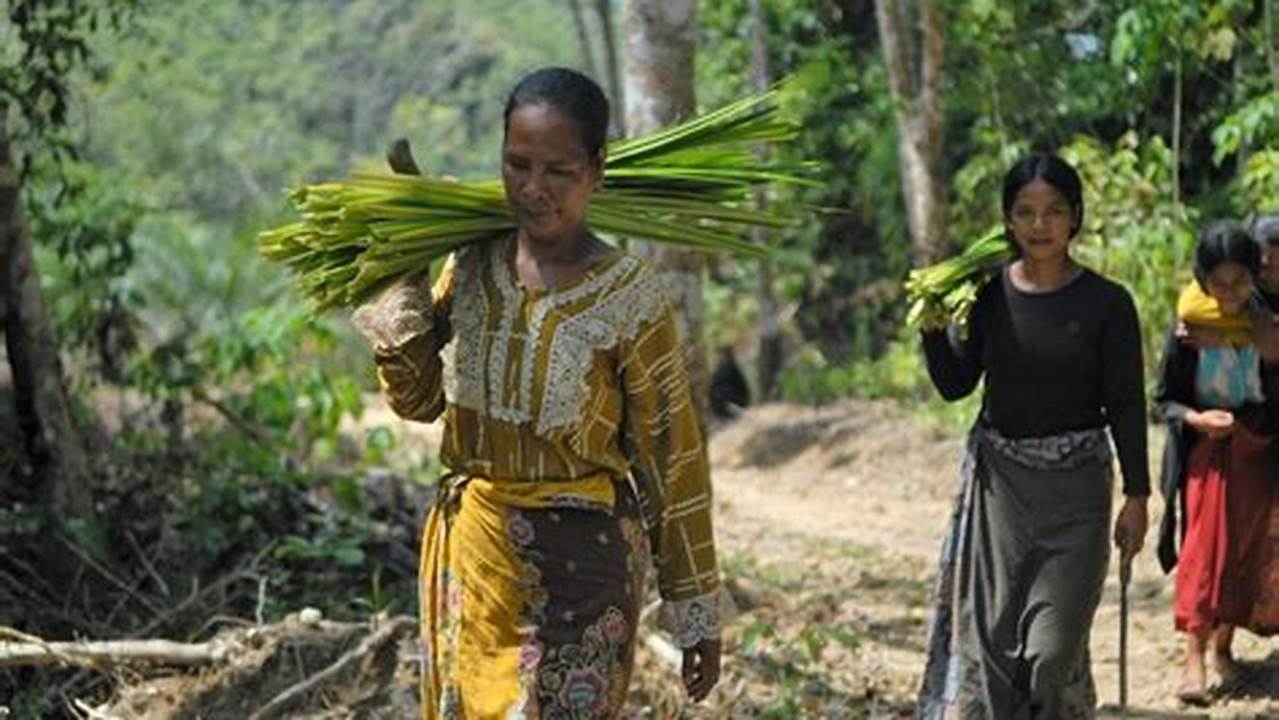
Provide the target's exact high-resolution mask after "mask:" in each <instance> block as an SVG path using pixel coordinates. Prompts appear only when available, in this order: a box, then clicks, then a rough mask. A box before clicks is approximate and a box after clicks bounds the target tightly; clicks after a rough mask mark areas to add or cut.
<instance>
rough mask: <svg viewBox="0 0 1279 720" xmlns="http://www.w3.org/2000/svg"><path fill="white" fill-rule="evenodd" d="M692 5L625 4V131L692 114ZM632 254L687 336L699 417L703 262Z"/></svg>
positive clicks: (656, 0)
mask: <svg viewBox="0 0 1279 720" xmlns="http://www.w3.org/2000/svg"><path fill="white" fill-rule="evenodd" d="M696 32H697V2H696V0H628V2H627V4H626V71H625V77H626V90H625V94H626V128H627V131H628V132H629V133H630V134H631V135H643V134H645V133H650V132H653V131H654V130H657V129H659V128H661V127H663V126H666V125H669V124H671V123H674V122H678V121H680V120H682V119H684V118H686V117H688V116H689V115H691V114H692V112H693V110H694V97H693V56H694V52H695V48H696ZM636 252H637V253H639V254H642V255H646V256H648V257H649V258H651V259H652V261H653V262H654V263H655V264H656V265H657V266H658V267H659V268H660V269H661V270H662V272H663V273H664V275H665V277H666V278H667V282H668V285H669V287H670V289H671V291H672V293H673V295H674V296H675V297H677V298H678V300H679V303H680V309H681V315H682V317H683V321H684V323H685V325H686V327H687V330H688V336H689V340H690V342H689V367H690V374H691V376H692V380H693V391H694V393H695V397H696V398H697V402H698V404H699V407H700V408H701V410H702V416H703V417H705V416H706V408H707V403H708V402H709V392H710V372H709V370H708V368H707V357H706V349H705V347H704V340H703V332H702V324H703V315H704V313H703V303H702V271H703V269H704V268H705V258H704V257H703V256H702V255H700V254H698V253H696V252H690V251H687V250H677V249H674V248H670V247H660V246H657V245H652V244H646V245H644V246H642V247H637V248H636Z"/></svg>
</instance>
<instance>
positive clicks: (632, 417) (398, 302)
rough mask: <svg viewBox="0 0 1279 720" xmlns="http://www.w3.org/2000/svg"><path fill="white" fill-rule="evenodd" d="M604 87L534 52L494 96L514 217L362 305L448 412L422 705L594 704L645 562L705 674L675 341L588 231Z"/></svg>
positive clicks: (415, 379) (431, 404)
mask: <svg viewBox="0 0 1279 720" xmlns="http://www.w3.org/2000/svg"><path fill="white" fill-rule="evenodd" d="M607 126H608V101H607V100H606V99H605V97H604V94H603V92H602V91H601V90H600V88H599V87H598V86H597V85H596V84H595V83H594V82H592V81H591V80H589V79H587V78H586V77H584V76H582V75H581V74H579V73H576V72H574V71H571V70H566V69H562V68H548V69H543V70H539V71H536V72H534V73H532V74H530V75H528V76H526V77H525V78H524V79H522V80H521V81H520V83H519V84H518V85H517V86H516V87H515V89H514V90H513V91H512V93H511V96H510V98H509V99H508V102H507V106H506V114H505V140H504V143H503V150H502V177H503V182H504V184H505V187H506V196H507V199H508V202H509V203H510V205H511V208H512V210H513V211H514V213H515V217H516V219H517V222H518V230H517V231H515V232H514V233H509V234H503V235H500V236H496V237H493V238H491V239H489V240H486V241H481V242H477V243H474V244H472V245H469V246H466V247H465V248H463V249H461V250H459V251H458V252H456V253H455V254H454V256H453V257H451V258H450V260H449V262H448V263H447V264H446V266H445V268H444V270H443V271H442V273H441V275H440V277H439V278H438V279H437V280H436V282H435V283H434V286H433V289H430V290H428V289H427V286H428V281H427V280H426V279H424V278H421V277H420V276H419V277H418V278H417V279H413V280H406V281H402V282H401V283H399V284H397V285H396V286H394V287H392V288H391V289H389V290H388V291H387V292H386V293H385V294H384V295H383V296H382V297H381V298H380V299H379V300H378V301H377V302H376V303H374V304H372V305H370V306H366V307H364V308H361V309H360V310H359V311H357V313H356V316H355V322H356V324H357V326H358V327H359V328H360V329H361V330H362V331H363V332H364V333H365V334H366V335H368V336H369V337H370V338H371V339H373V340H374V343H375V346H376V359H377V363H378V369H379V376H380V378H381V380H382V385H383V387H384V389H385V392H386V396H387V399H388V401H389V403H390V405H391V407H392V408H393V409H394V410H395V411H396V412H397V413H398V414H400V415H401V416H403V417H406V418H409V419H413V420H420V421H423V422H430V421H433V420H435V419H436V418H437V417H441V416H442V417H443V419H444V437H443V445H442V448H441V456H442V461H443V463H444V465H445V466H446V468H447V469H448V474H447V475H446V477H445V479H444V480H443V481H442V486H441V488H440V493H439V498H438V500H437V503H436V505H435V508H434V509H433V510H432V512H431V514H430V517H429V519H428V520H427V524H426V528H425V531H424V535H423V545H422V567H421V619H422V635H423V638H424V641H425V643H426V652H425V657H426V659H425V670H424V673H423V680H422V704H423V715H424V717H426V718H469V719H475V718H497V717H501V718H565V719H574V720H576V719H579V718H609V717H614V716H616V715H617V713H618V712H619V711H620V709H621V707H622V705H623V702H624V699H625V696H626V687H627V682H628V680H629V676H630V671H631V661H632V656H633V652H634V643H635V637H636V625H637V623H638V620H639V612H640V607H641V604H642V603H643V600H644V587H645V571H646V568H647V567H648V565H649V563H650V558H651V561H652V563H653V564H654V565H655V566H656V571H657V573H656V574H657V583H658V589H659V591H660V595H661V598H662V601H663V602H662V608H661V610H660V612H659V618H660V620H661V622H662V625H663V627H664V628H665V629H667V630H668V631H669V632H671V634H672V635H673V636H674V638H675V640H676V641H677V643H678V645H679V646H680V647H682V648H683V649H684V667H683V681H684V684H685V686H686V688H687V690H688V692H689V694H690V696H691V697H693V698H694V699H695V700H700V699H702V698H704V697H705V696H706V695H707V693H708V692H709V691H710V690H711V688H712V686H713V685H714V684H715V682H716V680H717V679H718V676H719V662H720V642H719V638H720V609H721V603H722V602H723V601H722V598H723V591H722V588H721V587H720V576H719V571H718V568H717V565H716V557H715V546H714V542H713V536H712V529H711V488H710V480H709V467H708V461H707V454H706V447H705V445H704V442H703V433H702V426H701V421H700V419H699V417H698V414H697V408H696V405H695V403H694V402H693V399H692V394H691V390H690V384H689V378H688V375H687V370H686V368H687V363H686V352H687V350H686V344H685V343H684V342H683V341H682V340H681V336H680V330H679V326H678V324H677V322H676V316H675V314H674V312H673V309H672V307H673V306H672V304H671V302H670V301H669V300H668V298H667V294H666V292H665V291H664V290H663V285H662V281H661V279H660V277H659V276H658V275H657V274H656V273H655V272H654V270H653V269H652V268H651V267H650V266H649V265H648V264H646V263H645V262H644V261H642V260H640V259H638V258H636V257H634V256H631V255H628V254H625V253H623V252H620V251H618V250H616V249H614V248H612V247H611V246H609V245H607V244H605V243H604V242H602V241H601V240H599V239H598V238H596V237H595V236H593V235H592V234H591V233H590V232H589V231H588V230H587V228H586V225H585V222H584V218H585V212H586V207H587V205H588V203H589V199H590V195H591V193H592V192H593V191H595V190H596V189H598V188H599V186H600V183H601V182H602V176H603V161H604V144H605V133H606V128H607Z"/></svg>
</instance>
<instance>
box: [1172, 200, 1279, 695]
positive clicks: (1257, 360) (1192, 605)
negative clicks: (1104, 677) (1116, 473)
mask: <svg viewBox="0 0 1279 720" xmlns="http://www.w3.org/2000/svg"><path fill="white" fill-rule="evenodd" d="M1260 266H1261V252H1260V248H1259V246H1258V244H1257V243H1256V242H1254V240H1253V239H1252V237H1251V236H1250V235H1249V233H1248V231H1247V230H1246V229H1244V227H1243V226H1242V225H1240V224H1238V223H1235V222H1233V221H1228V220H1223V221H1217V222H1214V223H1211V224H1209V225H1208V226H1207V227H1206V228H1205V229H1204V231H1203V232H1202V233H1201V234H1200V237H1199V242H1198V245H1197V247H1196V249H1195V273H1194V274H1195V282H1194V283H1192V284H1191V285H1190V286H1189V287H1187V288H1186V290H1185V291H1184V292H1183V293H1182V296H1181V298H1180V299H1179V301H1178V310H1177V314H1178V322H1179V324H1180V325H1182V326H1183V328H1189V332H1188V333H1187V332H1186V331H1185V330H1184V329H1183V330H1182V331H1180V332H1179V331H1177V330H1174V331H1173V332H1172V333H1170V334H1169V337H1168V342H1167V345H1166V347H1165V352H1164V358H1163V363H1162V366H1161V368H1160V375H1159V385H1158V388H1157V390H1156V398H1155V399H1156V402H1157V403H1158V408H1159V411H1160V413H1161V414H1162V416H1163V418H1164V420H1165V423H1166V424H1167V427H1168V432H1169V438H1168V444H1167V446H1166V448H1165V452H1164V464H1163V477H1162V483H1161V485H1162V488H1163V492H1164V498H1165V503H1166V508H1165V513H1164V520H1163V523H1162V527H1161V529H1160V542H1159V560H1160V564H1161V565H1162V566H1163V568H1164V570H1165V571H1170V570H1171V569H1172V568H1173V567H1176V570H1177V573H1176V581H1175V591H1174V600H1173V615H1174V620H1175V624H1176V628H1177V630H1178V631H1180V632H1183V633H1185V634H1186V638H1187V640H1186V655H1185V666H1184V671H1183V673H1182V677H1181V681H1180V683H1179V685H1178V687H1177V696H1178V697H1179V698H1180V699H1181V700H1182V701H1183V702H1187V703H1191V704H1199V705H1201V704H1206V703H1207V702H1208V693H1207V673H1206V668H1205V656H1207V655H1209V652H1208V651H1209V650H1210V649H1211V651H1212V652H1211V658H1212V664H1213V668H1214V669H1215V670H1216V671H1217V673H1218V675H1219V676H1221V677H1222V679H1223V680H1227V681H1228V680H1230V679H1231V678H1232V677H1233V676H1234V675H1236V674H1237V666H1236V664H1235V661H1234V657H1233V655H1232V652H1231V642H1232V639H1233V634H1234V629H1235V627H1236V626H1245V627H1249V626H1250V624H1251V623H1252V621H1253V618H1254V610H1255V607H1256V605H1257V603H1258V601H1259V600H1260V599H1261V598H1262V596H1263V594H1264V592H1265V590H1266V587H1265V586H1266V581H1265V579H1264V577H1263V576H1264V574H1265V573H1266V571H1267V569H1268V566H1269V557H1268V553H1269V545H1268V542H1267V540H1268V530H1269V524H1270V508H1271V505H1272V504H1273V502H1272V501H1273V493H1274V484H1275V483H1274V477H1273V476H1274V463H1275V448H1276V444H1275V435H1276V431H1277V430H1279V412H1277V411H1276V410H1275V405H1276V403H1275V402H1274V399H1275V398H1279V381H1277V380H1276V374H1275V373H1274V372H1269V371H1268V370H1264V369H1263V359H1262V355H1261V353H1260V352H1259V351H1258V349H1257V347H1256V346H1255V344H1254V343H1253V334H1252V331H1251V323H1252V317H1253V314H1252V307H1251V306H1252V304H1253V303H1254V302H1256V281H1257V277H1258V273H1259V271H1260V269H1261V268H1260ZM1187 335H1189V337H1190V338H1191V340H1190V341H1187ZM1207 336H1210V337H1211V339H1210V340H1206V339H1205V337H1207ZM1268 401H1269V402H1268ZM1179 515H1180V517H1181V523H1180V527H1178V523H1177V518H1178V516H1179ZM1178 539H1179V540H1180V542H1179V543H1178ZM1178 545H1179V546H1180V547H1179V548H1178Z"/></svg>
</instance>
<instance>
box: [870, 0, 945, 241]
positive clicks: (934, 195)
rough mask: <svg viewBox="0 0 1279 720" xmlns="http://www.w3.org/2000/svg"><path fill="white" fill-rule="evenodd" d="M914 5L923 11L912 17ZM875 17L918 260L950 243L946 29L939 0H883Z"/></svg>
mask: <svg viewBox="0 0 1279 720" xmlns="http://www.w3.org/2000/svg"><path fill="white" fill-rule="evenodd" d="M912 6H914V9H917V10H918V16H917V17H914V18H912V13H911V10H912ZM875 19H876V23H877V25H878V27H879V41H880V46H881V48H882V49H883V53H884V65H885V66H886V67H887V69H888V86H889V89H890V91H891V94H892V98H893V103H894V104H895V105H896V116H897V134H898V143H897V147H898V156H899V158H900V161H901V178H902V195H903V197H904V199H905V201H906V222H907V224H908V226H909V227H910V237H911V248H912V254H913V255H914V258H915V261H916V262H919V263H926V262H929V261H931V260H934V259H936V258H937V257H938V256H939V255H940V254H941V252H942V250H943V249H944V248H945V246H946V183H945V180H944V178H943V169H942V151H943V144H942V124H943V120H944V118H943V116H942V83H941V71H942V62H943V57H944V55H945V47H946V35H945V30H944V28H943V18H942V10H941V7H940V6H939V3H938V2H937V0H918V2H917V3H916V2H909V1H908V0H877V2H876V3H875Z"/></svg>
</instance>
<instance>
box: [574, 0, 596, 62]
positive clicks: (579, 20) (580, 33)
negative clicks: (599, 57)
mask: <svg viewBox="0 0 1279 720" xmlns="http://www.w3.org/2000/svg"><path fill="white" fill-rule="evenodd" d="M568 5H569V10H570V11H571V14H572V15H573V31H574V32H576V33H577V47H578V50H579V52H580V53H581V55H582V68H583V69H585V71H586V74H587V75H590V76H591V77H598V73H596V71H595V51H594V50H592V49H591V33H590V31H589V30H587V29H586V16H585V15H583V14H582V0H568Z"/></svg>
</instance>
